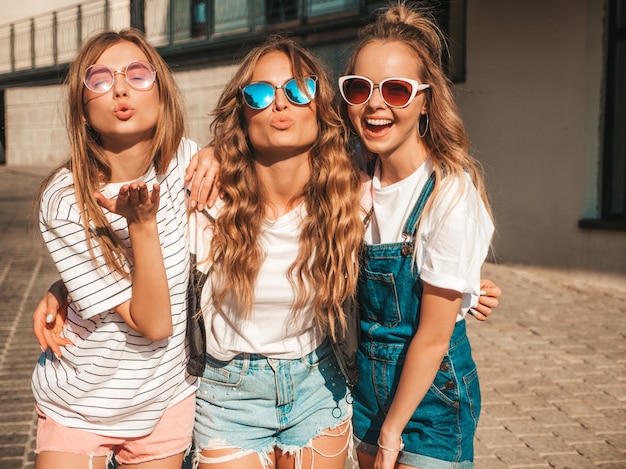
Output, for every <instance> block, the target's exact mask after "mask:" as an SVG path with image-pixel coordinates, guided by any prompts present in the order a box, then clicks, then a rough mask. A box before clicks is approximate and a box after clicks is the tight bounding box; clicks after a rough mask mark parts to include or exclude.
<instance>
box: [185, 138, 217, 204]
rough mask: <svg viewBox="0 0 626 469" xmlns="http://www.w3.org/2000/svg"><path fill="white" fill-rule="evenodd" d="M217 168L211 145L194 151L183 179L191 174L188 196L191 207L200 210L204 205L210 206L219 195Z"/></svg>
mask: <svg viewBox="0 0 626 469" xmlns="http://www.w3.org/2000/svg"><path fill="white" fill-rule="evenodd" d="M219 168H220V165H219V163H218V162H217V160H216V159H215V155H214V153H213V147H211V146H206V147H204V148H202V149H200V151H198V153H196V154H195V155H194V156H193V158H192V161H191V163H190V165H189V166H188V167H187V170H186V172H185V180H186V181H188V179H187V178H188V176H191V178H192V179H193V180H192V183H191V187H190V190H191V195H190V197H189V200H190V205H191V208H195V207H197V209H198V210H199V211H202V210H203V209H204V208H205V206H208V207H212V206H213V204H215V201H216V200H217V197H218V196H219V191H220V188H219V184H218V177H219Z"/></svg>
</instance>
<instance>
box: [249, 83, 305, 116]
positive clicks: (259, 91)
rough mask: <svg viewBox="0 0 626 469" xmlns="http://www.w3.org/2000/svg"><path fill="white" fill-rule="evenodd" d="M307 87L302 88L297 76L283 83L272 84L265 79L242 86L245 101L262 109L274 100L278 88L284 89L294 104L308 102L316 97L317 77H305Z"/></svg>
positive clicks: (252, 106) (253, 106)
mask: <svg viewBox="0 0 626 469" xmlns="http://www.w3.org/2000/svg"><path fill="white" fill-rule="evenodd" d="M303 82H304V86H305V89H304V90H301V89H300V87H299V86H298V82H297V81H296V79H295V78H292V79H290V80H287V81H286V82H285V83H283V84H282V85H272V84H271V83H267V82H264V81H261V82H257V83H250V84H249V85H246V86H244V87H243V88H241V94H242V95H243V100H244V102H245V103H246V104H247V105H248V106H249V107H250V108H252V109H256V110H261V109H265V108H266V107H268V106H269V105H270V104H272V102H273V101H274V98H275V96H276V90H278V89H282V90H283V91H284V93H285V96H286V97H287V99H288V100H289V101H291V102H292V103H293V104H299V105H303V104H308V103H310V102H311V101H312V100H313V98H314V97H315V91H316V89H317V77H316V76H310V77H306V78H304V79H303Z"/></svg>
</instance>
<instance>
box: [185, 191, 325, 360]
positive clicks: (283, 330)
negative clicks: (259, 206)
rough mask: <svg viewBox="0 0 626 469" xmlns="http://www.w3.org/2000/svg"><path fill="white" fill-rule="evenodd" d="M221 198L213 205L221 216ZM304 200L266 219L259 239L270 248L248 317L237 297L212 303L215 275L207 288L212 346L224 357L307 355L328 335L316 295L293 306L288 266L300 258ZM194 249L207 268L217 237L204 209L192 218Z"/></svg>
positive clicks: (217, 355) (214, 214) (210, 349)
mask: <svg viewBox="0 0 626 469" xmlns="http://www.w3.org/2000/svg"><path fill="white" fill-rule="evenodd" d="M219 207H220V204H219V203H218V204H216V207H215V208H214V209H213V210H211V216H212V217H214V218H217V214H218V213H219ZM304 216H305V208H304V204H300V205H298V206H297V207H296V208H294V209H293V210H291V211H290V212H289V213H286V214H285V215H283V216H281V217H280V218H278V219H277V220H276V221H272V222H270V221H265V223H264V224H263V228H262V231H261V234H260V236H259V242H260V243H261V246H262V247H263V250H264V252H265V253H266V257H265V261H264V262H263V265H262V266H261V270H260V272H259V276H258V277H257V282H256V285H255V289H254V302H253V305H252V311H251V314H250V317H249V319H247V320H242V319H240V318H241V315H240V314H238V313H239V312H238V311H237V310H236V309H235V308H236V306H235V304H234V302H232V301H228V298H227V299H226V300H225V301H224V304H223V305H222V306H221V308H220V309H216V308H215V307H214V306H213V303H212V291H213V288H212V278H211V277H210V276H209V278H208V280H207V282H206V283H205V285H204V288H203V290H202V296H201V302H202V310H203V315H204V321H205V327H206V342H207V344H206V347H207V352H208V353H209V354H210V355H211V356H213V357H215V358H217V359H218V360H223V361H228V360H231V359H232V358H234V357H235V356H236V355H238V354H240V353H256V354H261V355H264V356H266V357H270V358H281V359H295V358H301V357H303V356H305V355H306V354H308V353H310V352H312V351H313V350H315V349H316V348H317V347H318V346H319V345H320V344H321V342H322V341H323V339H324V335H323V334H322V333H321V331H320V330H319V329H318V328H317V327H316V326H315V321H314V313H313V307H312V301H310V302H309V303H308V304H307V305H305V307H304V308H303V309H302V310H300V311H298V312H297V313H295V314H294V312H293V311H292V310H291V307H292V305H293V303H294V301H295V292H294V289H293V287H292V285H291V284H290V283H289V280H288V277H287V271H288V269H289V267H290V266H291V264H292V263H293V262H294V260H295V259H296V256H297V255H298V249H299V235H300V225H301V221H302V218H303V217H304ZM190 233H191V236H190V237H191V252H192V253H194V254H196V255H197V259H198V261H199V262H201V261H203V260H205V262H203V263H200V264H199V265H198V266H197V268H198V269H199V270H200V271H201V272H203V273H207V272H208V270H209V265H208V263H207V262H206V259H207V255H208V249H209V248H210V243H211V237H212V222H211V221H210V220H209V218H208V217H206V216H205V215H203V214H197V213H192V215H191V219H190Z"/></svg>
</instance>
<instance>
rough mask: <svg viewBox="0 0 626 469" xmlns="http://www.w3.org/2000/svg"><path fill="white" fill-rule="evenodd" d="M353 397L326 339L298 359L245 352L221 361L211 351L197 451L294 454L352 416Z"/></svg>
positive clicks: (199, 397)
mask: <svg viewBox="0 0 626 469" xmlns="http://www.w3.org/2000/svg"><path fill="white" fill-rule="evenodd" d="M349 400H350V398H349V397H348V389H347V386H346V381H345V378H344V377H343V375H342V373H341V370H340V368H339V365H338V363H337V359H336V358H335V355H334V354H333V351H332V347H331V345H330V342H329V341H328V340H326V341H324V343H323V344H322V345H320V346H319V347H318V348H317V349H316V350H314V351H313V352H311V353H309V354H308V355H306V356H304V357H302V358H299V359H294V360H282V359H274V358H267V357H265V356H263V355H256V354H241V355H238V356H237V357H235V358H234V359H232V360H230V361H228V362H223V361H219V360H216V359H215V358H213V357H211V356H210V355H207V364H206V367H205V370H204V375H203V377H202V378H201V380H200V387H199V389H198V391H197V394H196V422H195V425H194V444H195V447H196V451H197V452H199V451H201V450H202V449H215V448H224V447H234V448H238V449H241V450H243V451H244V452H246V453H250V452H256V453H258V454H259V456H260V457H261V458H263V455H267V454H269V453H271V452H272V451H273V450H274V448H279V449H281V450H282V451H284V452H286V453H295V452H297V451H298V450H300V449H302V448H304V447H307V446H310V445H311V441H312V440H313V438H315V437H316V436H319V435H321V434H322V433H323V431H324V430H326V429H332V428H336V427H338V426H339V425H340V424H342V423H343V422H345V421H346V420H349V419H350V418H351V416H352V406H351V404H350V403H349V402H348V401H349Z"/></svg>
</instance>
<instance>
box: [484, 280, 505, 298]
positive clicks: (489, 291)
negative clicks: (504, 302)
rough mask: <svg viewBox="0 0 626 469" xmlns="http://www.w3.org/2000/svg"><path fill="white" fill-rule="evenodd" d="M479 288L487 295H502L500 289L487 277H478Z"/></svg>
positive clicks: (496, 296)
mask: <svg viewBox="0 0 626 469" xmlns="http://www.w3.org/2000/svg"><path fill="white" fill-rule="evenodd" d="M480 289H481V290H482V291H484V292H485V293H484V294H485V295H487V296H492V297H495V298H498V297H499V296H501V295H502V290H501V289H500V287H499V286H498V285H496V284H495V283H493V282H492V281H491V280H489V279H488V278H485V279H480Z"/></svg>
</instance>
